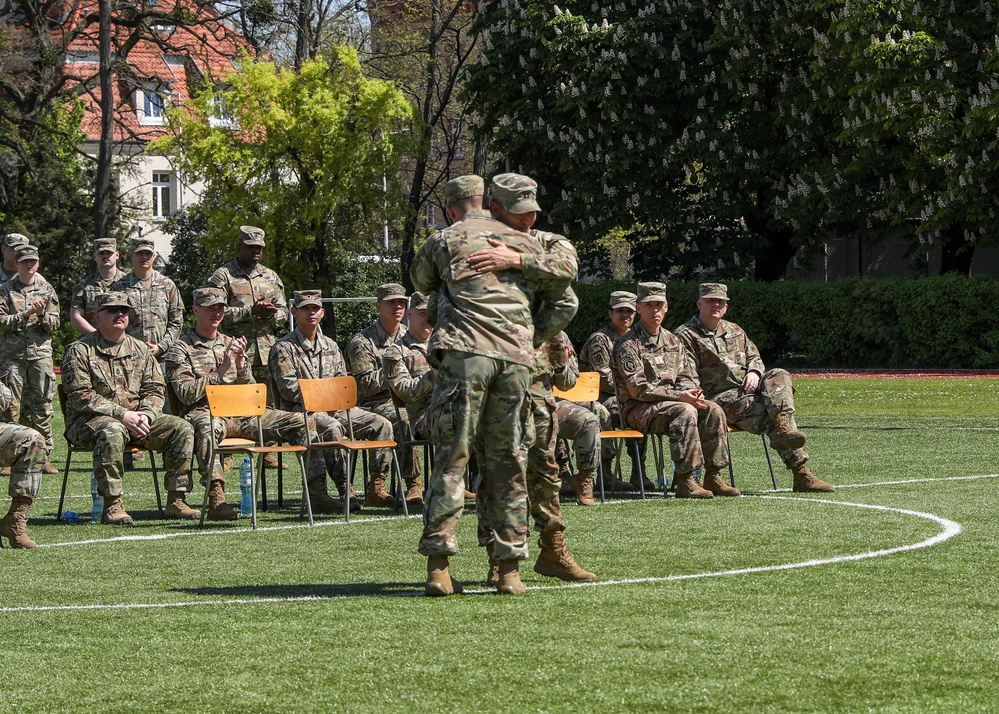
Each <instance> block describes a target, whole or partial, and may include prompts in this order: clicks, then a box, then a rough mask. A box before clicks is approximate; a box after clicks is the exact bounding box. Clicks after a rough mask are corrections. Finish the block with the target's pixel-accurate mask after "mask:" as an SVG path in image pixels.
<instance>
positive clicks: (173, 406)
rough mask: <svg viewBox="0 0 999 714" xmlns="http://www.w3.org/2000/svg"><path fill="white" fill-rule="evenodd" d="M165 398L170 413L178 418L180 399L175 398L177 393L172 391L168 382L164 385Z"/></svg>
mask: <svg viewBox="0 0 999 714" xmlns="http://www.w3.org/2000/svg"><path fill="white" fill-rule="evenodd" d="M166 398H167V408H168V409H169V410H170V413H171V414H173V415H174V416H180V397H178V396H177V392H175V391H174V390H173V386H172V385H171V384H170V383H169V382H167V383H166Z"/></svg>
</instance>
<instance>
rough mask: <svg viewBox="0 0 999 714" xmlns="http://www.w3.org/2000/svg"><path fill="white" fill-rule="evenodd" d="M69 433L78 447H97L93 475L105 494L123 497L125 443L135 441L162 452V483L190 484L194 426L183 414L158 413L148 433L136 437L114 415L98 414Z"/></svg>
mask: <svg viewBox="0 0 999 714" xmlns="http://www.w3.org/2000/svg"><path fill="white" fill-rule="evenodd" d="M66 436H67V437H68V438H69V440H70V441H72V442H73V443H74V444H76V445H77V446H80V447H82V448H84V449H93V450H94V475H95V476H97V481H98V482H99V483H100V492H101V495H102V496H120V495H121V493H122V488H121V484H122V476H123V474H124V470H125V467H124V466H123V464H122V459H123V456H124V451H125V446H126V445H128V444H134V445H136V446H141V447H142V448H144V449H151V450H153V451H160V452H162V453H163V472H164V476H163V483H164V485H165V486H166V489H167V491H187V490H188V489H189V487H190V483H191V454H192V452H193V451H194V427H192V426H191V425H190V424H189V423H188V422H186V421H184V420H183V419H181V418H180V417H176V416H171V415H169V414H159V415H157V416H156V417H155V418H153V420H152V422H151V423H150V425H149V433H148V434H147V435H146V436H144V437H143V438H141V439H136V438H135V437H133V436H132V435H131V434H129V433H128V429H126V428H125V425H124V424H122V423H121V422H120V421H118V420H117V419H115V418H114V417H109V416H96V417H94V418H93V419H90V420H88V421H86V422H84V423H83V424H82V425H80V426H78V427H75V428H73V429H70V430H69V431H68V432H67V434H66Z"/></svg>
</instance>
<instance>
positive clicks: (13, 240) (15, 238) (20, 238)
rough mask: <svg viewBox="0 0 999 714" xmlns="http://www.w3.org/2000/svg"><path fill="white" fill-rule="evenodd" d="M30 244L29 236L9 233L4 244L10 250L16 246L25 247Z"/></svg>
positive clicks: (4, 239)
mask: <svg viewBox="0 0 999 714" xmlns="http://www.w3.org/2000/svg"><path fill="white" fill-rule="evenodd" d="M27 242H28V236H26V235H23V234H21V233H8V234H7V235H5V236H4V237H3V244H4V245H5V246H7V247H8V248H13V247H14V246H18V245H24V244H25V243H27Z"/></svg>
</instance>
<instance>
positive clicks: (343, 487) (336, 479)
mask: <svg viewBox="0 0 999 714" xmlns="http://www.w3.org/2000/svg"><path fill="white" fill-rule="evenodd" d="M330 478H332V479H333V483H334V484H336V490H337V492H338V493H339V494H340V500H341V501H343V499H345V498H347V497H348V496H347V493H348V491H349V492H350V496H349V498H350V512H351V513H357V512H358V511H360V510H361V502H360V501H358V500H357V496H355V495H354V485H353V484H351V485H350V488H349V489H348V488H347V479H346V478H345V477H344V475H343V474H336V473H331V474H330ZM340 510H343V508H342V507H341V509H340Z"/></svg>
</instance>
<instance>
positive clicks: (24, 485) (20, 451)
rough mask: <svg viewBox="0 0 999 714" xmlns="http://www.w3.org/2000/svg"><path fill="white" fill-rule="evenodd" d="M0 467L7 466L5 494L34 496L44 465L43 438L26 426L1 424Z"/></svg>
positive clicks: (37, 489) (38, 487)
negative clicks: (8, 480) (7, 476)
mask: <svg viewBox="0 0 999 714" xmlns="http://www.w3.org/2000/svg"><path fill="white" fill-rule="evenodd" d="M0 466H10V486H9V487H8V489H7V493H8V495H10V497H11V498H13V497H14V496H22V495H23V496H37V495H38V491H39V489H40V488H41V487H42V468H43V467H44V466H45V439H43V438H42V435H41V434H39V433H38V432H37V431H35V430H34V429H31V428H29V427H26V426H21V425H20V424H5V423H0Z"/></svg>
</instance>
